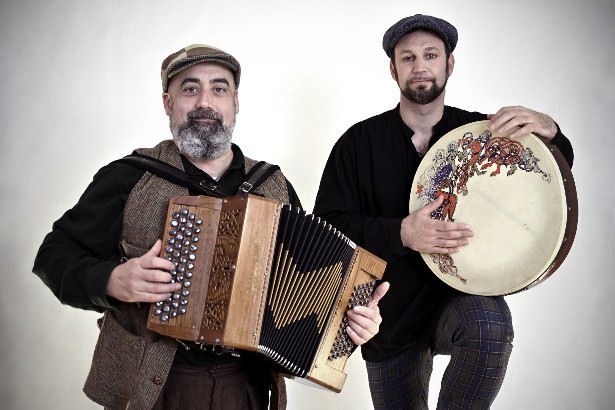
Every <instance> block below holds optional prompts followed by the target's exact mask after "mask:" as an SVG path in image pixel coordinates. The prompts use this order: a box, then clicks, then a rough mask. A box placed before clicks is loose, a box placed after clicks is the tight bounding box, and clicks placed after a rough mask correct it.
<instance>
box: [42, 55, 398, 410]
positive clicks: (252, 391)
mask: <svg viewBox="0 0 615 410" xmlns="http://www.w3.org/2000/svg"><path fill="white" fill-rule="evenodd" d="M240 74H241V69H240V65H239V62H238V61H237V60H236V59H235V58H234V57H233V56H232V55H230V54H228V53H226V52H224V51H222V50H219V49H216V48H214V47H210V46H205V45H198V44H197V45H192V46H188V47H186V48H184V49H181V50H179V51H178V52H176V53H173V54H171V55H169V56H168V57H167V58H166V59H165V60H164V61H163V63H162V70H161V77H162V88H163V94H162V98H163V104H164V108H165V112H166V114H167V115H168V116H169V119H170V129H171V133H172V135H173V140H166V141H162V142H161V143H159V144H158V145H156V146H155V147H154V148H148V149H138V150H136V152H137V153H138V154H140V155H144V156H149V157H152V158H156V159H159V160H161V161H163V162H165V163H167V164H170V165H172V166H174V167H176V168H179V169H181V170H183V171H185V172H186V173H187V174H188V175H190V176H191V177H193V178H196V179H198V180H200V181H204V182H206V183H208V184H210V185H215V186H217V190H218V191H221V192H222V193H225V194H227V195H234V194H235V193H237V191H238V189H239V187H240V186H241V185H242V183H243V181H244V178H246V174H247V173H248V172H249V171H250V169H252V167H254V166H255V164H256V161H254V160H252V159H250V158H247V157H244V155H243V153H242V152H241V150H240V149H239V147H238V146H236V145H235V144H232V142H231V137H232V132H233V127H234V125H235V116H236V114H237V112H238V107H239V106H238V94H237V88H238V86H239V79H240ZM253 192H254V193H257V194H261V195H263V196H266V197H269V198H274V199H277V200H279V201H282V202H283V203H288V204H291V205H293V206H301V204H300V201H299V198H298V197H297V194H296V193H295V190H294V189H293V187H292V185H291V184H290V182H288V181H287V180H286V178H285V177H284V175H283V174H282V173H281V172H280V171H279V170H277V171H275V172H274V173H273V174H271V176H270V177H269V178H268V179H267V180H265V181H264V182H263V183H262V184H261V185H259V186H258V187H256V186H255V187H254V191H253ZM200 193H201V192H195V191H194V190H193V189H192V188H190V189H188V188H186V187H183V186H179V185H176V184H174V183H172V182H170V181H168V180H166V179H164V178H161V177H158V176H156V175H155V174H152V173H150V172H146V171H145V170H143V169H140V168H138V167H135V166H133V165H132V164H127V163H121V162H114V163H111V164H109V165H107V166H105V167H103V168H102V169H101V170H100V171H99V172H98V173H97V174H96V175H95V177H94V180H93V182H92V183H91V184H90V185H89V186H88V188H87V189H86V191H85V192H84V193H83V195H82V196H81V198H80V199H79V202H78V203H77V204H76V205H75V206H74V207H73V208H72V209H70V210H68V211H67V212H66V213H65V214H64V215H63V216H62V217H61V218H60V219H59V220H58V221H56V222H55V223H54V225H53V230H52V231H51V232H50V233H49V234H48V235H47V236H46V237H45V239H44V241H43V243H42V245H41V247H40V249H39V252H38V254H37V257H36V260H35V263H34V269H33V270H34V272H35V273H36V274H37V275H38V276H39V277H40V278H41V279H42V280H43V281H44V282H45V284H46V285H47V286H48V287H49V288H50V289H51V290H52V292H53V293H54V294H55V295H56V297H57V298H58V299H59V300H60V301H61V302H62V303H65V304H68V305H71V306H74V307H78V308H82V309H89V310H95V311H99V312H103V311H104V312H105V313H104V318H103V320H102V321H101V334H100V337H99V339H98V343H97V346H96V349H95V352H94V359H93V361H92V368H91V370H90V374H89V376H88V380H87V381H86V385H85V388H84V391H85V393H86V394H87V395H88V397H89V398H91V399H92V400H94V401H96V402H97V403H99V404H101V405H103V406H105V407H107V408H126V407H130V408H135V409H150V408H155V409H166V408H185V409H189V408H203V406H205V405H207V406H208V408H212V409H228V408H236V409H240V408H245V409H261V408H266V407H267V406H268V402H269V387H270V385H271V382H272V380H271V378H270V374H269V373H270V371H269V368H268V366H266V365H265V364H263V363H262V362H260V361H259V360H258V358H257V357H253V356H251V355H249V354H242V355H241V357H236V355H234V354H231V353H228V352H226V353H225V352H222V351H215V352H214V351H208V350H206V349H205V350H204V349H202V347H203V346H200V345H197V344H195V343H191V342H190V343H188V342H187V343H184V342H182V341H179V340H175V339H172V338H168V337H162V336H160V335H157V334H156V333H154V332H152V331H149V330H148V329H146V327H145V324H146V320H147V313H148V311H149V308H148V303H153V302H159V301H163V300H165V299H167V298H170V297H171V296H172V295H173V294H174V293H175V292H178V291H179V290H180V289H181V288H182V283H180V282H179V281H172V275H171V273H170V271H172V270H174V269H175V266H174V264H173V263H172V262H170V261H169V260H167V259H164V258H161V257H159V256H158V255H160V250H161V242H160V240H159V238H161V237H162V230H163V225H164V219H165V216H166V208H167V205H168V201H169V198H171V197H173V196H185V195H196V194H200ZM202 239H203V241H206V240H207V239H208V238H202ZM203 241H201V242H203ZM209 245H210V246H212V245H213V244H211V243H210V244H209ZM120 250H121V252H120ZM124 255H125V256H127V260H126V261H125V262H124V263H122V261H121V257H122V256H124ZM385 292H386V286H384V287H380V288H378V289H377V291H376V292H375V295H374V298H373V299H372V301H371V302H370V307H357V308H356V309H353V310H352V311H349V312H348V318H349V322H350V326H349V328H348V329H347V331H348V334H349V336H350V338H351V339H352V340H353V341H354V342H355V343H357V344H359V345H360V344H362V343H364V342H365V341H366V340H369V339H370V338H371V337H373V335H374V334H375V333H377V331H378V326H379V323H380V321H381V317H380V314H379V311H378V307H377V302H378V299H379V298H380V297H382V295H383V294H384V293H385ZM274 381H275V383H274V384H273V386H275V387H276V389H273V390H272V392H275V393H276V394H273V393H272V395H271V398H272V405H275V407H284V406H285V395H284V391H283V390H281V389H283V388H284V385H283V381H281V377H279V375H277V376H276V377H275V380H274ZM273 400H275V402H274V401H273Z"/></svg>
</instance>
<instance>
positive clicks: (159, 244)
mask: <svg viewBox="0 0 615 410" xmlns="http://www.w3.org/2000/svg"><path fill="white" fill-rule="evenodd" d="M160 249H162V241H161V240H160V239H158V240H156V243H155V244H154V246H152V248H151V249H150V250H149V251H147V253H146V254H145V256H158V255H160Z"/></svg>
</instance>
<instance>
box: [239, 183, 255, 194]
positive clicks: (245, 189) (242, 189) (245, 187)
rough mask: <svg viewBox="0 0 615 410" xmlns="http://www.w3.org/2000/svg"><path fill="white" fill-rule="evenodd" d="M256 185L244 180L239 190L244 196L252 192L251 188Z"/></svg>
mask: <svg viewBox="0 0 615 410" xmlns="http://www.w3.org/2000/svg"><path fill="white" fill-rule="evenodd" d="M253 186H254V185H252V184H251V183H249V182H248V181H244V182H243V183H242V184H241V186H240V187H239V189H238V192H239V193H240V194H241V195H242V196H244V197H245V196H246V195H248V193H249V192H250V190H251V189H252V187H253Z"/></svg>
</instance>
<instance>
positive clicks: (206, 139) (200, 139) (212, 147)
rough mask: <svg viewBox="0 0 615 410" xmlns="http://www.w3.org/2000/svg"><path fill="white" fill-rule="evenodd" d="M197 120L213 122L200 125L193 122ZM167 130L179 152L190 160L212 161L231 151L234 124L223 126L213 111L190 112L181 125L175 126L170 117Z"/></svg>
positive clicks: (218, 115)
mask: <svg viewBox="0 0 615 410" xmlns="http://www.w3.org/2000/svg"><path fill="white" fill-rule="evenodd" d="M198 118H206V119H210V120H214V122H213V123H200V122H198V121H195V119H198ZM169 128H170V129H171V134H173V139H174V140H175V142H176V143H177V147H178V149H179V152H181V153H182V154H184V155H185V156H186V157H188V158H190V159H195V160H214V159H217V158H220V157H221V156H222V155H224V154H225V153H226V152H228V151H229V150H230V149H231V140H232V136H233V128H234V124H231V125H229V126H225V125H224V124H223V120H222V116H221V115H220V114H218V113H217V112H215V111H213V110H203V109H199V110H194V111H190V112H189V113H188V120H187V121H186V122H184V123H182V124H176V123H175V121H173V117H172V116H171V119H170V121H169Z"/></svg>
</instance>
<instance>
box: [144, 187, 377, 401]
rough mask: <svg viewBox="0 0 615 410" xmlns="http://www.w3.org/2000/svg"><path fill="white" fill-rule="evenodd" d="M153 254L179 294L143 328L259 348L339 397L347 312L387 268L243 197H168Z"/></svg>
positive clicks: (275, 206) (335, 235)
mask: <svg viewBox="0 0 615 410" xmlns="http://www.w3.org/2000/svg"><path fill="white" fill-rule="evenodd" d="M165 223H166V226H165V231H164V232H165V233H164V237H163V250H162V252H161V256H162V257H165V258H167V259H169V260H171V261H173V262H174V263H175V266H176V269H175V270H174V271H173V272H171V274H172V275H173V278H174V280H175V281H176V282H180V283H182V288H181V289H180V290H179V291H178V292H176V293H175V294H173V296H172V297H171V298H169V299H167V300H166V301H163V302H159V303H157V304H152V306H151V308H150V314H149V317H148V324H147V326H148V328H149V329H151V330H153V331H156V332H158V333H160V334H162V335H165V336H170V337H174V338H177V339H180V340H188V341H194V342H197V343H201V344H205V345H214V346H222V347H225V348H231V349H238V350H247V351H254V352H259V353H260V354H262V355H264V356H265V357H267V358H269V359H270V360H272V361H273V362H275V363H276V364H277V366H278V367H279V368H281V370H282V371H284V372H286V373H288V374H290V375H293V376H297V377H301V378H305V379H307V380H310V381H312V382H315V383H317V384H318V385H321V386H324V387H326V388H328V389H331V390H333V391H341V389H342V387H343V384H344V381H345V379H346V374H345V373H344V372H343V369H344V366H345V364H346V361H347V359H348V357H349V356H350V354H351V353H352V351H353V350H354V348H355V345H354V344H353V343H352V341H351V340H350V338H349V337H348V336H347V334H346V331H345V328H346V326H347V325H348V322H347V318H346V311H347V310H348V309H349V308H352V307H353V306H356V305H366V304H367V303H368V302H369V300H370V298H371V295H372V293H373V289H374V286H375V283H376V281H377V280H378V279H380V278H382V274H383V273H384V268H385V266H386V263H385V262H384V261H383V260H381V259H380V258H378V257H376V256H374V255H373V254H371V253H369V252H368V251H366V250H365V249H362V248H361V247H359V246H356V245H355V244H354V243H353V242H352V241H350V240H349V239H348V238H347V237H346V236H344V235H343V234H342V233H341V232H339V231H337V230H336V229H335V228H333V227H332V226H331V225H330V224H328V223H326V222H325V221H323V220H321V219H319V218H317V217H314V216H313V215H311V214H307V213H306V212H305V211H302V210H300V209H299V208H292V207H290V206H288V205H286V206H283V205H282V203H281V202H279V201H276V200H273V199H267V198H262V197H257V196H252V195H247V196H245V197H244V196H236V197H230V198H225V199H220V198H211V197H205V196H191V197H175V198H172V199H171V200H170V202H169V210H168V215H167V218H166V222H165Z"/></svg>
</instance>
